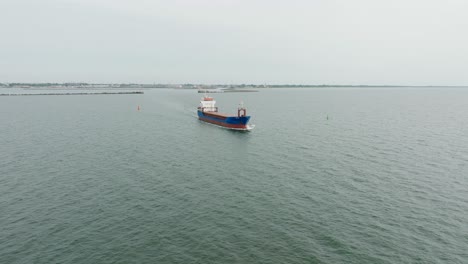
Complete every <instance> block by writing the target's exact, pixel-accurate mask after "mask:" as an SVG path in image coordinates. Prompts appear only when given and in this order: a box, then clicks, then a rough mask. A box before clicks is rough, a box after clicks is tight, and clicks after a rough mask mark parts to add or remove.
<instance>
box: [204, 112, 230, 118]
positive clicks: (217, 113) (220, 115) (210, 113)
mask: <svg viewBox="0 0 468 264" xmlns="http://www.w3.org/2000/svg"><path fill="white" fill-rule="evenodd" d="M203 113H205V114H206V115H210V116H217V117H224V118H225V117H229V115H228V114H223V113H219V112H207V111H205V112H203Z"/></svg>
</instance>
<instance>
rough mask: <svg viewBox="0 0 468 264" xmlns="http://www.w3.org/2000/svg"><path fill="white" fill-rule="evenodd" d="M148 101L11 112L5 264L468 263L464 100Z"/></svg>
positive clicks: (2, 211) (289, 95) (1, 163)
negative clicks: (207, 112) (206, 109)
mask: <svg viewBox="0 0 468 264" xmlns="http://www.w3.org/2000/svg"><path fill="white" fill-rule="evenodd" d="M2 90H3V91H2ZM6 91H7V90H6V89H0V93H5V92H6ZM9 92H10V91H9ZM16 92H17V91H16ZM20 92H25V91H20ZM39 92H44V91H39ZM45 92H47V91H45ZM144 92H145V94H144V95H96V96H14V97H8V96H5V97H0V263H468V89H461V88H460V89H457V88H427V89H426V88H424V89H422V88H392V89H390V88H375V89H371V88H327V89H262V90H261V91H260V92H258V93H226V94H214V95H213V96H215V98H216V99H217V101H218V106H219V107H220V108H221V111H222V112H230V113H234V112H235V111H236V107H237V104H238V103H239V101H241V100H243V101H244V103H245V105H246V107H247V111H248V113H249V114H251V115H252V119H251V123H253V124H255V125H256V128H255V129H254V130H253V131H252V132H250V133H241V132H233V131H229V130H224V129H222V128H218V127H215V126H212V125H209V124H205V123H202V122H200V121H198V120H197V118H196V112H195V109H196V107H197V106H198V102H199V99H200V96H201V95H200V94H197V93H196V91H194V90H172V89H148V90H144ZM138 105H139V106H140V107H141V110H140V111H137V106H138Z"/></svg>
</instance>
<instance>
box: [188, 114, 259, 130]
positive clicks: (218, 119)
mask: <svg viewBox="0 0 468 264" xmlns="http://www.w3.org/2000/svg"><path fill="white" fill-rule="evenodd" d="M197 112H198V119H200V120H202V121H205V122H208V123H212V124H215V125H219V126H223V127H226V128H231V129H247V123H248V122H249V120H250V116H241V117H238V116H221V115H219V116H218V115H216V114H215V113H213V114H210V113H208V114H207V113H204V112H202V111H200V110H198V111H197Z"/></svg>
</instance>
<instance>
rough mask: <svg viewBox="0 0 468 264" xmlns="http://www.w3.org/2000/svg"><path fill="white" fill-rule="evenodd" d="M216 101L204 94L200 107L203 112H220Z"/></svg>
mask: <svg viewBox="0 0 468 264" xmlns="http://www.w3.org/2000/svg"><path fill="white" fill-rule="evenodd" d="M215 104H216V101H215V100H214V99H213V97H209V96H204V97H202V99H201V101H200V106H199V107H198V108H199V109H200V110H202V112H218V107H216V106H215Z"/></svg>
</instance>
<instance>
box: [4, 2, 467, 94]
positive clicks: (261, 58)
mask: <svg viewBox="0 0 468 264" xmlns="http://www.w3.org/2000/svg"><path fill="white" fill-rule="evenodd" d="M0 10H2V15H1V16H0V33H1V34H0V82H93V83H130V82H133V83H206V84H216V83H224V84H242V83H246V84H264V83H267V84H349V85H370V84H376V85H377V84H385V85H454V86H455V85H459V86H463V85H468V74H466V70H467V65H468V35H467V34H466V29H467V28H468V17H467V16H466V13H467V12H468V1H463V0H447V1H440V0H427V1H423V0H412V1H403V0H394V1H380V0H377V1H376V0H374V1H372V0H356V1H344V0H329V1H325V0H316V1H305V0H292V1H287V2H285V1H267V0H252V1H234V0H220V1H208V0H201V1H188V0H176V1H150V0H138V1H126V0H115V1H112V0H94V1H93V0H43V1H40V2H38V1H33V0H3V1H2V2H0Z"/></svg>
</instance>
